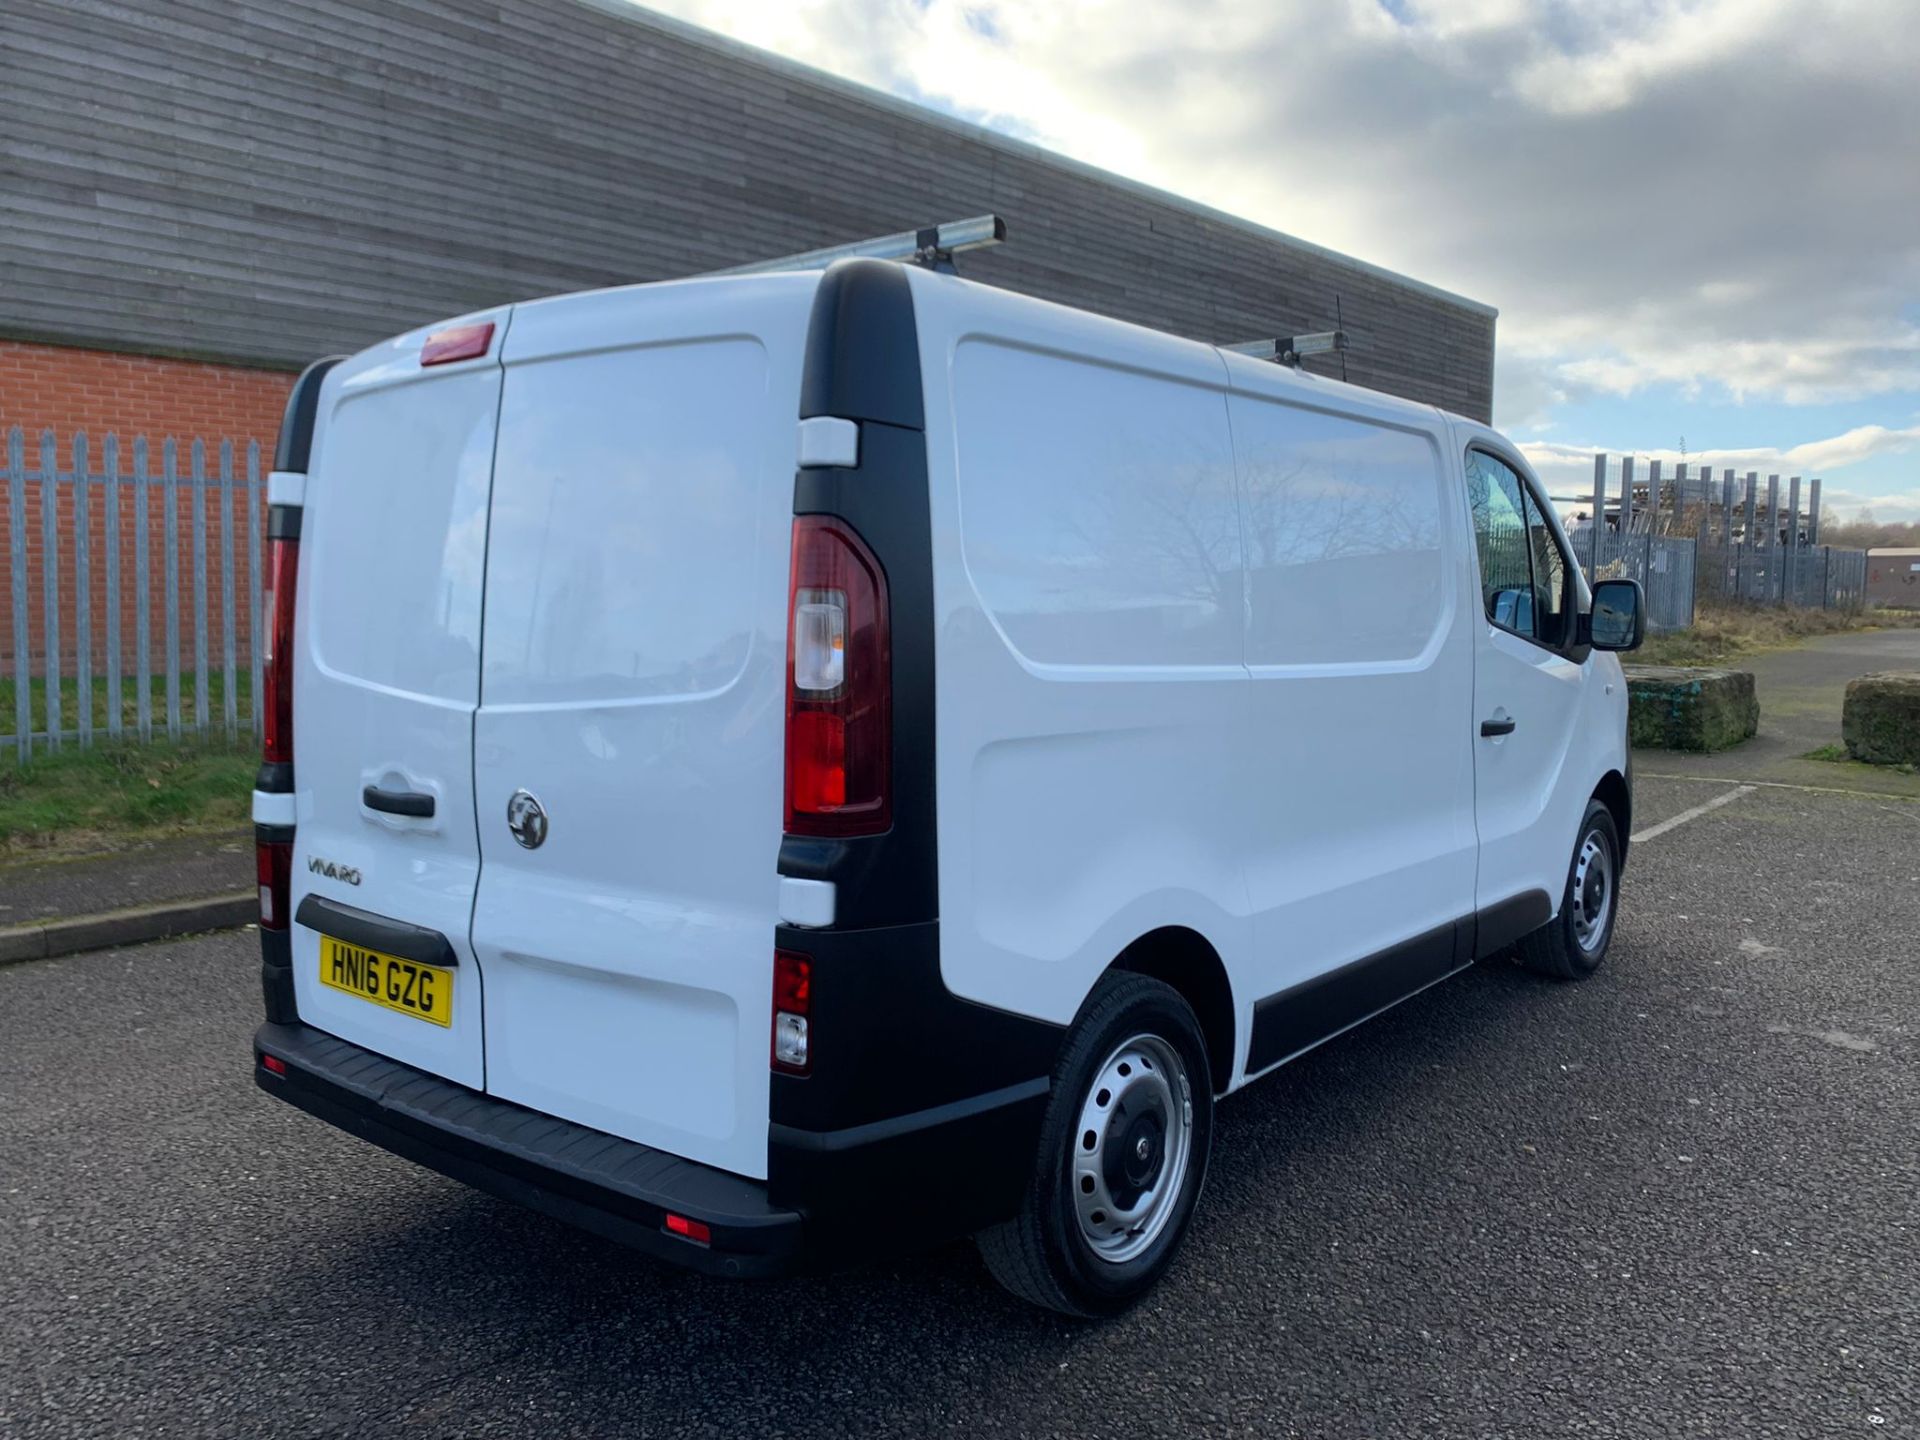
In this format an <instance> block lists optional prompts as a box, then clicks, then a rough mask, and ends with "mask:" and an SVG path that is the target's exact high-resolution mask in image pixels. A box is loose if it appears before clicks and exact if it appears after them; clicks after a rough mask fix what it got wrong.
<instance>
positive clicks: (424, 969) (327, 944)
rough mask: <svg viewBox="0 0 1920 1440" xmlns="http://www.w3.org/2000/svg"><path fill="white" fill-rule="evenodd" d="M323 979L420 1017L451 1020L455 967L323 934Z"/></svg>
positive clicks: (332, 986) (349, 992)
mask: <svg viewBox="0 0 1920 1440" xmlns="http://www.w3.org/2000/svg"><path fill="white" fill-rule="evenodd" d="M320 983H321V984H322V985H325V986H327V987H328V988H330V989H334V990H339V991H341V992H343V993H344V994H347V995H358V996H359V997H360V998H361V999H362V1000H371V1001H372V1002H373V1003H374V1004H376V1005H382V1006H385V1007H386V1008H387V1009H389V1010H398V1011H399V1012H400V1013H401V1014H402V1015H411V1016H413V1017H414V1018H415V1019H416V1020H431V1021H432V1022H433V1023H434V1024H435V1025H452V1024H453V971H451V970H442V969H441V968H440V967H439V966H438V965H422V964H421V963H420V962H419V961H417V960H402V959H401V958H400V957H399V956H398V955H386V954H382V953H381V952H380V951H378V950H369V949H367V948H366V947H365V946H364V945H350V944H348V943H347V942H346V941H345V940H336V939H334V937H333V936H331V935H322V936H321V937H320Z"/></svg>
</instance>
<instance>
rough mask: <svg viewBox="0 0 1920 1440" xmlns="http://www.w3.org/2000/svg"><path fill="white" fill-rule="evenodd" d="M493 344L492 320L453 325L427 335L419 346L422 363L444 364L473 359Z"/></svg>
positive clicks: (485, 351)
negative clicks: (473, 323) (425, 340)
mask: <svg viewBox="0 0 1920 1440" xmlns="http://www.w3.org/2000/svg"><path fill="white" fill-rule="evenodd" d="M491 344H493V322H492V321H491V320H488V321H485V322H484V323H482V324H479V325H453V326H450V327H448V328H447V329H445V330H436V331H434V332H433V334H431V335H429V336H427V343H426V344H424V345H422V346H421V347H420V363H421V364H422V365H445V364H446V363H447V362H448V361H450V360H475V359H478V358H479V357H480V356H482V355H484V354H486V353H487V347H488V346H489V345H491Z"/></svg>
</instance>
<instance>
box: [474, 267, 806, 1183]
mask: <svg viewBox="0 0 1920 1440" xmlns="http://www.w3.org/2000/svg"><path fill="white" fill-rule="evenodd" d="M817 282H818V276H816V275H778V276H766V277H753V278H742V279H729V280H709V281H691V282H685V283H681V284H675V285H664V286H648V287H644V288H636V289H632V290H622V291H611V292H604V293H600V294H593V295H578V296H566V297H562V298H559V299H555V300H549V301H541V302H539V303H536V304H531V305H522V306H520V307H518V308H517V309H516V311H515V314H514V324H513V334H512V336H511V338H510V340H509V342H508V345H507V350H506V356H505V363H506V378H505V385H504V392H503V398H502V404H501V417H500V435H499V447H498V454H497V458H496V461H495V466H494V482H493V502H492V516H491V524H490V537H491V538H490V540H489V543H488V551H487V577H486V609H485V615H486V620H485V636H484V642H483V655H484V659H483V663H482V685H481V705H480V710H479V713H478V715H477V716H476V717H475V731H474V734H475V755H474V778H475V786H476V793H477V800H478V805H479V841H480V852H481V855H482V857H483V864H482V867H481V873H480V889H479V898H478V902H477V904H476V905H475V908H474V916H473V943H474V949H475V951H476V952H477V953H478V955H479V957H480V959H481V962H482V964H483V965H484V966H485V969H486V977H487V992H486V1010H487V1024H486V1050H487V1085H488V1089H489V1090H490V1091H491V1092H492V1093H493V1094H495V1095H499V1096H501V1097H503V1098H505V1099H508V1100H513V1101H517V1102H519V1103H521V1104H524V1105H528V1106H531V1107H533V1108H534V1109H537V1110H541V1111H544V1112H546V1113H548V1114H551V1115H557V1116H561V1117H563V1118H565V1119H569V1120H573V1121H576V1122H578V1123H579V1124H582V1125H587V1126H591V1127H592V1128H594V1129H596V1130H602V1131H606V1132H608V1133H611V1134H614V1135H619V1136H622V1137H625V1138H627V1139H631V1140H637V1141H640V1142H642V1143H644V1144H648V1145H654V1146H658V1147H660V1148H662V1149H665V1150H668V1151H671V1152H673V1153H676V1154H679V1155H683V1156H686V1157H688V1158H690V1159H694V1160H699V1161H702V1162H705V1163H708V1164H712V1165H717V1166H720V1167H722V1168H725V1169H728V1170H731V1171H734V1172H736V1173H739V1174H742V1175H748V1176H752V1177H755V1178H761V1177H764V1176H765V1174H766V1165H767V1092H768V1048H769V1039H770V1024H771V1004H770V1002H771V993H772V983H773V941H774V926H775V924H776V921H777V895H778V880H777V875H776V865H777V861H778V856H779V847H780V837H781V828H782V827H781V814H782V810H781V767H782V761H783V755H784V725H785V718H784V717H785V708H784V707H785V685H784V675H785V662H786V635H785V631H786V613H787V566H788V553H789V545H790V536H791V528H792V514H793V484H794V469H795V445H796V434H797V424H798V415H799V395H800V366H801V356H802V352H803V350H804V341H805V336H806V329H807V318H808V312H809V310H810V308H811V303H812V296H813V291H814V289H815V287H816V285H817Z"/></svg>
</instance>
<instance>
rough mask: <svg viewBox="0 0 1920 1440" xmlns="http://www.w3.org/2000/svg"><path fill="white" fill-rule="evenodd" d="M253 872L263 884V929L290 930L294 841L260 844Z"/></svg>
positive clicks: (263, 842) (261, 896)
mask: <svg viewBox="0 0 1920 1440" xmlns="http://www.w3.org/2000/svg"><path fill="white" fill-rule="evenodd" d="M253 869H254V875H255V877H256V878H257V879H258V880H259V882H260V928H261V929H262V930H284V929H286V928H287V904H288V897H289V895H290V894H291V892H292V884H293V842H292V841H290V840H259V841H256V842H255V843H254V847H253Z"/></svg>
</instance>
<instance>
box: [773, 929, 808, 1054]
mask: <svg viewBox="0 0 1920 1440" xmlns="http://www.w3.org/2000/svg"><path fill="white" fill-rule="evenodd" d="M812 1009H813V961H812V960H810V959H808V958H807V957H806V956H805V955H796V954H795V953H794V952H793V951H791V950H776V951H774V952H773V1068H774V1069H776V1070H785V1071H787V1072H788V1073H789V1074H793V1075H804V1074H806V1073H807V1067H808V1064H809V1062H810V1056H809V1053H808V1050H809V1045H810V1042H811V1038H812V1037H811V1036H810V1035H809V1034H808V1033H807V1032H808V1028H809V1026H808V1021H809V1019H810V1016H811V1013H812Z"/></svg>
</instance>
